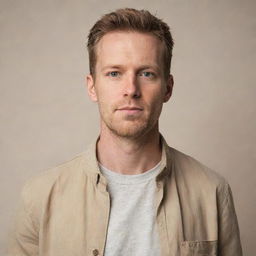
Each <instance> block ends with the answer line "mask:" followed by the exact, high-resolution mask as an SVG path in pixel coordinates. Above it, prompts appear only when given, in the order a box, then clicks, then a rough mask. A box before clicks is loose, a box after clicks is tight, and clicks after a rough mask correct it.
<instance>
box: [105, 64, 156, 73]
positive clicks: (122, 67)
mask: <svg viewBox="0 0 256 256" xmlns="http://www.w3.org/2000/svg"><path fill="white" fill-rule="evenodd" d="M106 69H124V66H123V65H111V64H110V65H106V66H104V67H102V69H101V71H105V70H106ZM145 69H154V70H156V71H157V72H160V68H159V67H158V66H155V65H142V66H140V67H139V68H138V70H139V71H141V70H145Z"/></svg>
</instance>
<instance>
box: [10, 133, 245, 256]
mask: <svg viewBox="0 0 256 256" xmlns="http://www.w3.org/2000/svg"><path fill="white" fill-rule="evenodd" d="M161 142H162V160H161V165H160V169H161V172H160V173H159V174H158V175H157V177H156V179H155V182H156V186H157V190H156V193H155V207H156V211H157V216H156V222H157V229H158V233H159V240H160V247H161V255H162V256H190V255H201V256H202V255H208V256H209V255H218V256H241V255H242V248H241V243H240V234H239V228H238V222H237V217H236V213H235V208H234V202H233V198H232V192H231V189H230V186H229V184H228V183H227V182H226V180H225V179H224V178H223V177H222V176H220V175H219V174H217V173H216V172H215V171H212V170H210V169H209V168H207V167H206V166H204V165H203V164H201V163H200V162H198V161H197V160H195V159H194V158H192V157H190V156H188V155H185V154H184V153H182V152H180V151H178V150H176V149H174V148H171V147H168V145H167V144H166V142H165V140H164V139H163V138H161ZM19 209H20V210H19V212H18V214H17V218H16V225H15V230H14V232H13V234H12V236H11V242H10V246H9V252H8V255H9V256H28V255H29V256H71V255H72V256H81V255H86V256H91V255H92V256H98V255H100V256H102V255H104V250H105V244H106V236H107V229H108V224H109V215H110V196H109V192H108V191H107V181H106V178H105V177H104V176H103V175H102V173H101V172H100V170H99V167H98V163H97V157H96V144H95V143H93V144H92V145H91V146H90V147H89V149H88V150H87V151H86V152H84V153H82V154H80V155H79V156H77V157H76V158H74V159H73V160H71V161H68V162H66V163H64V164H62V165H60V166H57V167H55V168H52V169H50V170H48V171H46V172H44V173H42V174H41V175H39V176H37V177H35V178H33V179H31V180H30V181H28V182H27V183H26V185H25V186H24V188H23V191H22V196H21V203H20V207H19ZM131 256H132V255H131Z"/></svg>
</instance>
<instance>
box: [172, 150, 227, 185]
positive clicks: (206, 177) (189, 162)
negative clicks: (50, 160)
mask: <svg viewBox="0 0 256 256" xmlns="http://www.w3.org/2000/svg"><path fill="white" fill-rule="evenodd" d="M168 151H169V156H170V158H171V159H172V161H173V166H174V171H175V175H176V179H177V182H178V183H179V184H181V185H184V186H186V187H187V188H190V187H191V188H192V189H197V190H200V189H201V190H202V189H204V190H207V189H209V190H212V189H214V190H216V189H218V190H219V189H222V188H224V187H227V186H228V183H227V181H226V179H225V178H224V177H223V176H222V175H221V174H219V173H218V172H216V171H215V170H212V169H211V168H209V167H207V166H206V165H205V164H203V163H201V162H200V161H198V160H197V159H195V158H194V157H192V156H189V155H187V154H185V153H183V152H181V151H179V150H177V149H174V148H172V147H168Z"/></svg>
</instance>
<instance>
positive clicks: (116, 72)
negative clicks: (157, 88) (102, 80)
mask: <svg viewBox="0 0 256 256" xmlns="http://www.w3.org/2000/svg"><path fill="white" fill-rule="evenodd" d="M112 73H115V74H116V75H114V76H112V75H111V74H112ZM143 73H144V74H145V73H147V74H149V75H150V76H145V77H146V78H154V77H155V76H156V75H155V73H153V72H150V71H143V72H140V73H139V75H140V76H141V74H143ZM106 75H107V76H110V77H118V76H120V72H119V71H110V72H108V73H107V74H106Z"/></svg>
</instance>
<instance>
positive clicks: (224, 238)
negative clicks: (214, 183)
mask: <svg viewBox="0 0 256 256" xmlns="http://www.w3.org/2000/svg"><path fill="white" fill-rule="evenodd" d="M218 208H219V211H218V255H219V256H242V255H243V253H242V246H241V241H240V231H239V226H238V221H237V216H236V212H235V206H234V201H233V196H232V191H231V188H230V186H229V184H228V183H225V184H222V185H221V186H219V187H218Z"/></svg>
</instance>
